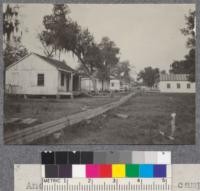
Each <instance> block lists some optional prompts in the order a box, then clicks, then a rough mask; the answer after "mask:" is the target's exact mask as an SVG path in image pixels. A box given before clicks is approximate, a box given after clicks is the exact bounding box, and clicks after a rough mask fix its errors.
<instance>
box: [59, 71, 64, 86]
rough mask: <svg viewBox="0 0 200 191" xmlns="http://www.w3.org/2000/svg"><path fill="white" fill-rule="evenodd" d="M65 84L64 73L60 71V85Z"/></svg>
mask: <svg viewBox="0 0 200 191" xmlns="http://www.w3.org/2000/svg"><path fill="white" fill-rule="evenodd" d="M64 84H65V74H64V73H63V72H61V81H60V85H61V86H64Z"/></svg>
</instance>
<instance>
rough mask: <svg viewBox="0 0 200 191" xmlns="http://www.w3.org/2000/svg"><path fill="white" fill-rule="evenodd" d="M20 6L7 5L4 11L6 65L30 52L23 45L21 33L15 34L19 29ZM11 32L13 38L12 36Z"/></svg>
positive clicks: (4, 57)
mask: <svg viewBox="0 0 200 191" xmlns="http://www.w3.org/2000/svg"><path fill="white" fill-rule="evenodd" d="M18 15H19V6H17V5H15V6H10V5H9V4H8V5H7V7H6V9H5V11H4V13H3V34H4V37H5V41H4V45H5V46H4V47H5V48H4V51H3V59H4V64H5V67H7V66H9V65H11V64H13V63H14V62H17V61H18V60H20V59H21V58H22V57H24V56H26V55H27V54H28V50H27V49H26V48H25V47H24V46H23V45H22V43H21V38H22V33H21V34H20V35H17V34H14V32H15V31H16V32H18V30H19V24H20V23H19V19H18ZM11 34H13V35H12V38H11Z"/></svg>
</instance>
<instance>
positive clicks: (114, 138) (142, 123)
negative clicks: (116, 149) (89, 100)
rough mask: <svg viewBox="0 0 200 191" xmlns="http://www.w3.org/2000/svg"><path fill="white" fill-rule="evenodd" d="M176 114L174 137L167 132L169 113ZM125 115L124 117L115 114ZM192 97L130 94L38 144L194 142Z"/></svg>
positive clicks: (193, 102)
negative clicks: (93, 115) (125, 100)
mask: <svg viewBox="0 0 200 191" xmlns="http://www.w3.org/2000/svg"><path fill="white" fill-rule="evenodd" d="M172 112H176V113H177V120H176V124H177V129H176V132H175V140H174V141H171V140H169V139H168V138H166V137H164V136H161V135H160V133H159V131H160V130H162V131H164V132H166V133H168V134H169V133H170V114H171V113H172ZM119 113H120V114H125V115H128V118H127V119H123V118H120V117H117V116H116V114H119ZM194 138H195V96H194V95H192V94H187V95H186V94H149V95H142V96H136V97H132V98H131V99H130V100H129V101H128V102H127V103H125V104H123V105H122V106H120V107H118V108H116V109H114V110H112V111H110V112H107V113H106V114H103V115H101V116H98V117H96V118H95V119H92V120H89V121H85V122H83V123H81V124H79V125H75V126H72V127H70V128H66V129H64V131H63V132H62V136H61V137H60V138H59V139H58V140H55V139H54V137H53V136H48V137H46V138H43V139H41V140H39V142H38V143H39V144H40V143H41V144H55V143H57V144H194V140H195V139H194Z"/></svg>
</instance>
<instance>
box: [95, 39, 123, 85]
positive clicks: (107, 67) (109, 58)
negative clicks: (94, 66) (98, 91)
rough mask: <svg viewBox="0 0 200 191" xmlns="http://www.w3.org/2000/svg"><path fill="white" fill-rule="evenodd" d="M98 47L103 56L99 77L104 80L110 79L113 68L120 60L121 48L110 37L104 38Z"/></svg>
mask: <svg viewBox="0 0 200 191" xmlns="http://www.w3.org/2000/svg"><path fill="white" fill-rule="evenodd" d="M98 48H99V50H100V56H101V58H100V61H101V64H100V65H99V68H98V69H99V70H98V77H99V79H101V80H103V81H107V80H110V75H111V73H112V69H113V68H115V67H116V66H117V64H118V62H119V57H118V54H119V48H118V47H117V46H116V44H115V43H114V42H113V41H111V40H110V39H109V38H108V37H103V38H102V40H101V42H100V43H99V45H98Z"/></svg>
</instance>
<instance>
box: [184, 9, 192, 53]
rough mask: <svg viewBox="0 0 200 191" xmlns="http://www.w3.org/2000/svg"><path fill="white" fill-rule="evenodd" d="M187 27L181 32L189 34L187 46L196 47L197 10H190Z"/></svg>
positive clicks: (186, 21)
mask: <svg viewBox="0 0 200 191" xmlns="http://www.w3.org/2000/svg"><path fill="white" fill-rule="evenodd" d="M185 25H186V27H184V28H182V29H181V33H182V34H183V35H185V36H188V40H187V42H186V46H187V47H188V48H189V49H194V48H195V11H190V12H189V15H188V16H187V15H186V16H185Z"/></svg>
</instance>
